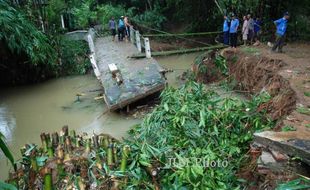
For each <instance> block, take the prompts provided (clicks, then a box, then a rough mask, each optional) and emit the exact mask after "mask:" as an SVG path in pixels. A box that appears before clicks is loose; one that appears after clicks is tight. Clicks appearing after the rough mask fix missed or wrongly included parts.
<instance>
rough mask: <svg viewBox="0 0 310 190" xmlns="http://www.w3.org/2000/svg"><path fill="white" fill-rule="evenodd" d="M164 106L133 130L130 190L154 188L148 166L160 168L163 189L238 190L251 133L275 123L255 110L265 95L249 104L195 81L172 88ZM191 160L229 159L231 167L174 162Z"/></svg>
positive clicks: (168, 90)
mask: <svg viewBox="0 0 310 190" xmlns="http://www.w3.org/2000/svg"><path fill="white" fill-rule="evenodd" d="M161 99H162V101H161V104H160V105H159V106H158V107H157V108H156V109H155V110H154V111H153V112H152V113H151V114H150V115H148V116H147V117H146V118H145V119H144V121H143V123H142V124H141V125H140V126H138V127H135V128H134V129H133V130H131V132H130V134H131V135H132V140H130V141H129V142H126V143H129V144H130V145H131V148H132V158H131V161H132V162H131V165H130V167H129V176H130V177H129V182H128V183H129V187H130V188H129V189H154V186H153V183H152V179H151V177H150V175H149V174H148V169H147V168H161V169H160V171H159V173H158V176H157V177H158V178H160V179H159V180H160V182H161V187H162V189H182V188H183V189H234V188H238V186H239V182H238V180H237V177H236V176H235V174H236V172H237V170H238V168H239V167H240V165H241V163H242V161H243V160H244V158H245V154H246V152H247V150H248V142H249V141H251V140H252V137H253V135H252V133H253V132H254V131H256V130H258V129H262V128H266V127H271V126H273V123H271V122H270V121H268V120H266V119H265V117H264V116H263V114H262V113H258V112H257V111H256V108H257V106H258V104H259V102H260V101H264V100H265V98H258V97H257V98H255V99H253V101H251V102H250V103H246V102H241V101H240V100H236V99H231V98H226V99H222V98H221V97H219V95H218V94H216V93H215V92H213V91H206V90H205V89H204V87H203V86H202V85H200V84H197V83H193V82H190V83H188V84H186V85H185V86H183V87H181V88H180V89H173V88H168V89H166V90H165V91H164V92H163V93H162V95H161ZM171 158H175V159H176V160H178V163H180V161H182V160H184V159H185V160H186V159H188V158H198V159H205V160H208V159H209V160H211V161H218V160H220V161H227V162H228V165H227V167H204V166H203V165H199V164H195V163H193V162H191V163H190V164H189V165H185V166H184V167H183V166H180V165H179V166H178V165H173V164H172V165H171V164H170V163H169V159H171Z"/></svg>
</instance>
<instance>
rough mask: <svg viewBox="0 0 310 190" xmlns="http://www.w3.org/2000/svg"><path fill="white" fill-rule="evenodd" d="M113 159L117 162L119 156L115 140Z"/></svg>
mask: <svg viewBox="0 0 310 190" xmlns="http://www.w3.org/2000/svg"><path fill="white" fill-rule="evenodd" d="M113 157H114V158H113V159H114V163H115V164H117V163H118V157H117V144H116V143H115V142H114V143H113Z"/></svg>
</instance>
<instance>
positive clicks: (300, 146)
mask: <svg viewBox="0 0 310 190" xmlns="http://www.w3.org/2000/svg"><path fill="white" fill-rule="evenodd" d="M283 133H290V132H273V131H264V132H259V133H255V134H254V141H255V142H257V143H259V144H262V145H264V146H266V147H270V148H271V149H273V150H276V151H280V152H282V153H285V154H287V155H289V156H292V157H299V158H301V159H302V161H303V162H305V163H306V164H308V165H310V140H309V137H308V139H299V138H298V136H296V135H294V136H295V138H292V139H290V138H287V137H289V135H286V136H285V135H284V134H283Z"/></svg>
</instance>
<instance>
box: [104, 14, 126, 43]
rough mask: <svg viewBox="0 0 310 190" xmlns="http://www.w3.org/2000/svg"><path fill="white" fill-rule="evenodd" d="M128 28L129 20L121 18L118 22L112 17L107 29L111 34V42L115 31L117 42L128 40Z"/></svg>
mask: <svg viewBox="0 0 310 190" xmlns="http://www.w3.org/2000/svg"><path fill="white" fill-rule="evenodd" d="M130 27H131V24H130V23H129V18H128V17H127V16H121V17H120V18H119V20H118V22H116V21H115V18H114V17H112V18H111V20H110V21H109V29H110V31H111V34H112V41H115V36H116V31H117V35H118V41H123V40H124V39H125V40H126V41H128V40H130Z"/></svg>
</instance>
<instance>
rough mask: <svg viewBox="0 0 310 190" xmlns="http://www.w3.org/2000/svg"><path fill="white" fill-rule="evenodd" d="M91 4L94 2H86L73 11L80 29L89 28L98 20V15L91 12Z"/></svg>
mask: <svg viewBox="0 0 310 190" xmlns="http://www.w3.org/2000/svg"><path fill="white" fill-rule="evenodd" d="M91 3H92V1H86V2H83V3H82V5H81V6H80V7H75V8H73V9H72V13H73V15H74V17H75V19H76V23H77V27H78V28H88V27H89V25H90V24H91V23H93V22H94V21H95V20H96V18H97V14H96V12H95V11H93V10H91Z"/></svg>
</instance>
